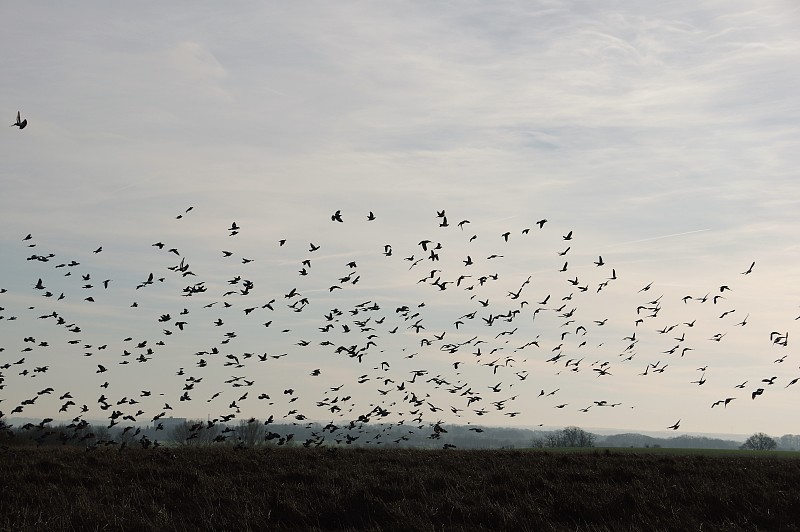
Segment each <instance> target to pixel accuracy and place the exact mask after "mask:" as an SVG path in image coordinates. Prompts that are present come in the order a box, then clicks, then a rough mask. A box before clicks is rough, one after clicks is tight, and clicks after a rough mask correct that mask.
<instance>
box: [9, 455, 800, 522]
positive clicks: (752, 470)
mask: <svg viewBox="0 0 800 532" xmlns="http://www.w3.org/2000/svg"><path fill="white" fill-rule="evenodd" d="M798 478H800V458H798V455H797V454H796V453H780V452H776V453H766V452H761V453H745V452H737V451H713V452H709V451H691V450H663V449H646V450H645V449H626V450H619V449H615V450H610V449H585V450H579V451H575V450H570V451H569V452H564V451H553V450H549V451H542V450H538V449H537V450H492V451H488V450H486V451H483V450H470V451H466V450H435V451H434V450H413V449H374V450H373V449H370V450H367V449H363V448H339V447H329V448H325V447H321V448H303V447H299V446H298V447H288V448H277V447H274V446H269V447H268V446H261V447H254V448H236V447H234V446H228V445H222V446H210V447H180V448H170V447H160V448H158V449H149V450H144V449H138V448H125V449H118V448H112V447H105V448H95V449H93V450H89V451H87V450H84V449H81V448H76V447H69V446H65V447H38V448H37V447H27V446H4V447H2V448H0V494H2V497H0V530H17V531H18V530H43V529H44V530H129V529H140V530H141V529H144V530H147V529H162V530H169V529H172V530H197V529H215V530H234V529H236V530H265V529H270V530H290V529H294V530H333V529H335V530H397V529H400V528H402V529H404V530H442V529H444V530H479V529H486V530H488V529H494V530H499V529H505V530H575V529H580V530H598V531H599V530H644V529H647V530H699V529H701V528H702V529H714V530H765V529H766V530H797V529H798V521H797V520H796V519H795V516H797V515H800V489H798V488H797V479H798Z"/></svg>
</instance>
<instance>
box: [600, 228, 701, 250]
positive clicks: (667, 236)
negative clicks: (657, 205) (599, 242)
mask: <svg viewBox="0 0 800 532" xmlns="http://www.w3.org/2000/svg"><path fill="white" fill-rule="evenodd" d="M704 231H711V228H708V229H696V230H694V231H686V232H685V233H674V234H671V235H663V236H654V237H652V238H643V239H641V240H631V241H630V242H620V243H618V244H611V245H610V246H607V247H610V248H612V247H615V246H624V245H626V244H638V243H639V242H650V241H651V240H661V239H662V238H672V237H675V236H683V235H691V234H694V233H702V232H704Z"/></svg>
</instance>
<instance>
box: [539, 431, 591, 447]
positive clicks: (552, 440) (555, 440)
mask: <svg viewBox="0 0 800 532" xmlns="http://www.w3.org/2000/svg"><path fill="white" fill-rule="evenodd" d="M594 442H595V435H594V434H592V433H591V432H586V431H585V430H583V429H582V428H580V427H566V428H564V429H562V430H555V431H553V432H548V433H547V434H545V435H544V436H542V437H541V438H537V439H535V440H533V446H534V447H539V448H541V447H594Z"/></svg>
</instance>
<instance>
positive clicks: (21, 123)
mask: <svg viewBox="0 0 800 532" xmlns="http://www.w3.org/2000/svg"><path fill="white" fill-rule="evenodd" d="M27 125H28V119H27V118H26V119H25V120H20V116H19V111H17V121H16V122H14V123H13V124H11V125H10V126H8V127H14V126H17V127H18V128H20V129H25V126H27Z"/></svg>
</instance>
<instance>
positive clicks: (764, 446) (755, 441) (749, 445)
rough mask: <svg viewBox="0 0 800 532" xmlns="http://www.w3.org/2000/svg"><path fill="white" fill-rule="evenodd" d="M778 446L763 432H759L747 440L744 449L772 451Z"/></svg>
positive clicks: (743, 445)
mask: <svg viewBox="0 0 800 532" xmlns="http://www.w3.org/2000/svg"><path fill="white" fill-rule="evenodd" d="M777 446H778V444H777V443H776V442H775V440H773V439H772V438H770V437H769V436H767V435H766V434H764V433H763V432H757V433H755V434H753V435H752V436H750V437H749V438H747V440H746V441H745V442H744V443H743V444H742V447H741V448H742V449H748V450H751V451H771V450H773V449H775V448H776V447H777Z"/></svg>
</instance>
